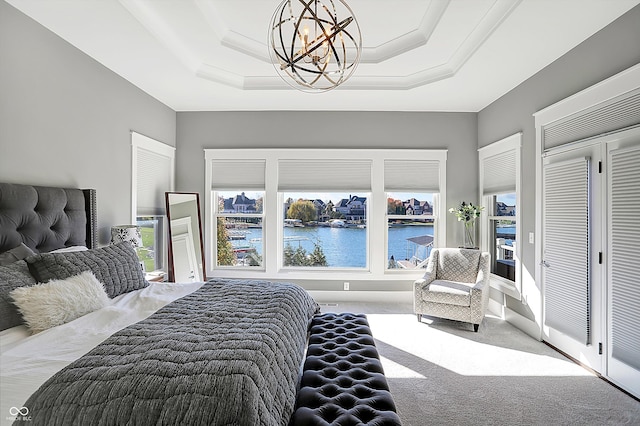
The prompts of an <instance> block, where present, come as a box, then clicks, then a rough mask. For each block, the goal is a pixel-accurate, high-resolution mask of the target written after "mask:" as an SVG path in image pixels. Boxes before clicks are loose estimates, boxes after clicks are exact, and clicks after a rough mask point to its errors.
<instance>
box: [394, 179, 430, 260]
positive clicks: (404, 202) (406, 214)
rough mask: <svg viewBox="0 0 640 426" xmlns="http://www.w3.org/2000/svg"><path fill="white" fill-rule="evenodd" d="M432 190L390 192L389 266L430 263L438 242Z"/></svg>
mask: <svg viewBox="0 0 640 426" xmlns="http://www.w3.org/2000/svg"><path fill="white" fill-rule="evenodd" d="M433 199H434V194H432V193H413V192H411V193H407V192H404V193H395V192H389V193H387V258H388V261H387V269H420V268H424V267H426V263H427V262H426V261H427V259H428V258H429V255H430V254H431V249H432V248H433V242H434V215H433V210H434V209H433Z"/></svg>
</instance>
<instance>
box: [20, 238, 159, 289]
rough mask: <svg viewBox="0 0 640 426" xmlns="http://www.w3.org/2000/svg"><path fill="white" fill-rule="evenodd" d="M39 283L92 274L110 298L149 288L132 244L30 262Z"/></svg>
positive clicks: (50, 255) (35, 258) (40, 256)
mask: <svg viewBox="0 0 640 426" xmlns="http://www.w3.org/2000/svg"><path fill="white" fill-rule="evenodd" d="M26 261H27V264H28V265H29V271H31V274H32V275H33V276H34V277H35V278H36V280H38V282H43V283H44V282H47V281H49V280H64V279H67V278H69V277H71V276H73V275H78V274H80V273H81V272H83V271H91V272H93V274H94V275H95V276H96V278H98V280H99V281H100V282H101V283H102V284H104V289H105V290H106V292H107V294H108V295H109V297H110V298H114V297H116V296H118V295H120V294H123V293H128V292H130V291H134V290H139V289H141V288H145V287H147V286H148V285H149V283H148V282H147V280H145V278H144V273H143V272H142V268H141V266H140V261H139V259H138V256H137V255H136V252H135V250H134V249H133V247H132V246H131V244H130V243H128V242H121V243H117V244H112V245H109V246H105V247H100V248H97V249H92V250H86V251H78V252H70V253H41V254H37V255H35V256H31V257H29V258H27V259H26Z"/></svg>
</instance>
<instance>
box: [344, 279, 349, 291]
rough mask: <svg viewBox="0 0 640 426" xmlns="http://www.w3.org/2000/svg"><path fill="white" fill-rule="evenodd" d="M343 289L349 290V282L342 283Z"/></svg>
mask: <svg viewBox="0 0 640 426" xmlns="http://www.w3.org/2000/svg"><path fill="white" fill-rule="evenodd" d="M344 289H345V290H349V282H348V281H345V282H344Z"/></svg>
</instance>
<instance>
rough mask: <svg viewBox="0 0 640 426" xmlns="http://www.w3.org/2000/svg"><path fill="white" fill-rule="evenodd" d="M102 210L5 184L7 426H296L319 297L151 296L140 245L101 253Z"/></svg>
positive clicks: (263, 284)
mask: <svg viewBox="0 0 640 426" xmlns="http://www.w3.org/2000/svg"><path fill="white" fill-rule="evenodd" d="M95 210H96V195H95V191H92V190H78V189H60V188H50V187H34V186H29V185H15V184H5V183H0V259H1V260H2V262H3V263H4V264H3V265H2V266H0V304H1V306H0V320H1V324H0V325H1V326H2V327H1V328H2V331H0V346H1V359H0V367H1V380H0V386H2V388H1V392H0V396H1V399H2V401H1V407H0V410H1V411H0V422H1V423H2V424H12V423H14V424H22V423H25V424H26V423H28V424H47V425H51V424H54V425H55V424H60V425H63V424H64V425H67V424H92V425H98V424H140V425H144V424H166V425H169V424H171V425H173V424H225V425H231V424H233V425H259V424H263V425H287V424H288V423H289V419H290V417H291V414H292V412H293V409H294V404H295V396H296V387H297V385H298V382H299V376H300V366H301V363H302V359H303V355H304V350H305V346H306V340H307V333H308V325H309V321H310V320H311V318H312V317H313V315H314V314H315V313H317V312H318V305H317V304H316V303H315V302H314V301H313V299H312V298H311V297H310V296H309V295H308V293H307V292H306V291H304V290H303V289H301V288H300V287H298V286H296V285H293V284H289V283H277V282H267V281H255V280H254V281H243V280H216V279H213V280H210V281H208V282H206V283H205V282H201V283H149V282H147V281H146V280H145V279H144V275H143V274H142V271H141V270H140V267H139V264H138V262H137V257H136V256H135V252H134V251H133V248H131V247H130V246H129V245H128V244H127V243H119V244H114V245H109V246H104V247H98V245H97V243H96V239H97V238H96V235H97V234H96V229H97V226H96V223H95V219H94V218H95ZM96 282H97V283H98V284H96ZM38 283H47V284H38ZM96 286H97V287H100V288H99V289H98V290H96ZM80 289H81V290H82V291H84V293H82V291H81V290H80ZM85 290H86V291H85ZM76 293H78V294H76ZM105 297H106V298H105ZM16 305H18V306H19V308H18V309H17V307H16ZM78 307H80V308H81V309H78ZM87 307H89V308H87ZM83 310H88V311H87V312H82V311H83ZM76 311H78V312H76ZM69 315H71V316H70V317H69ZM26 324H28V326H27V325H26Z"/></svg>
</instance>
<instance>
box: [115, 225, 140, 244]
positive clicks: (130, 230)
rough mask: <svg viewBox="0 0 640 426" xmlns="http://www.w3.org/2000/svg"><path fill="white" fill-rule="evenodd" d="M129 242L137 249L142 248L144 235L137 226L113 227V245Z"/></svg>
mask: <svg viewBox="0 0 640 426" xmlns="http://www.w3.org/2000/svg"><path fill="white" fill-rule="evenodd" d="M122 241H127V242H128V243H130V244H131V246H132V247H133V248H134V249H135V248H136V247H142V234H141V233H140V227H139V226H137V225H116V226H112V227H111V244H116V243H119V242H122Z"/></svg>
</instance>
